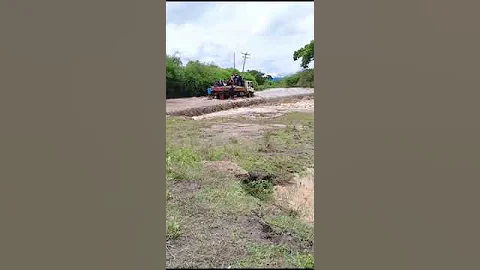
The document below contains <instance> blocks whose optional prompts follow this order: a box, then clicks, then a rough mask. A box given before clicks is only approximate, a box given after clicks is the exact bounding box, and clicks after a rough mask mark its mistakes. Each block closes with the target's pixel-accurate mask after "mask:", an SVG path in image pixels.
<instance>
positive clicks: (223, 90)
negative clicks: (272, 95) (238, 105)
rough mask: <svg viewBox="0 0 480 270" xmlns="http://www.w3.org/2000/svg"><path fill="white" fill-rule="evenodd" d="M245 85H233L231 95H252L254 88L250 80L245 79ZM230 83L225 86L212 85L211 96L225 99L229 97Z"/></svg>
mask: <svg viewBox="0 0 480 270" xmlns="http://www.w3.org/2000/svg"><path fill="white" fill-rule="evenodd" d="M244 85H245V86H238V85H233V87H234V91H233V93H234V94H233V95H234V96H237V97H253V95H254V93H255V89H253V82H252V81H245V84H244ZM231 87H232V85H227V86H212V87H211V89H212V91H211V95H212V97H213V98H218V99H226V98H229V97H230V93H231V92H230V89H231Z"/></svg>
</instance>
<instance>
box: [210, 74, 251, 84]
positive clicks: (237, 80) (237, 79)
mask: <svg viewBox="0 0 480 270" xmlns="http://www.w3.org/2000/svg"><path fill="white" fill-rule="evenodd" d="M227 85H236V86H245V80H244V79H243V77H242V76H241V75H238V74H237V73H235V74H232V76H230V79H229V80H228V81H224V80H220V81H216V82H215V84H214V86H227Z"/></svg>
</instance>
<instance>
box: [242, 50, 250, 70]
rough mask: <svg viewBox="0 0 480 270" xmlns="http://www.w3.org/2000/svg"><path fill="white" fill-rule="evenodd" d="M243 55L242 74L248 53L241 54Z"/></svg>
mask: <svg viewBox="0 0 480 270" xmlns="http://www.w3.org/2000/svg"><path fill="white" fill-rule="evenodd" d="M242 54H243V67H242V72H244V70H245V61H247V56H249V55H250V54H249V53H242Z"/></svg>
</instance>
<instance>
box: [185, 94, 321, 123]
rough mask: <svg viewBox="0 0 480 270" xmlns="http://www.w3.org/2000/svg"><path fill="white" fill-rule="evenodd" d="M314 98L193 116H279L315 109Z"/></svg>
mask: <svg viewBox="0 0 480 270" xmlns="http://www.w3.org/2000/svg"><path fill="white" fill-rule="evenodd" d="M314 103H315V102H314V100H313V99H311V98H310V97H306V98H304V99H302V100H297V101H295V102H288V103H276V104H262V105H255V106H249V107H242V108H235V109H230V110H224V111H217V112H213V113H208V114H203V115H199V116H194V117H192V118H193V119H194V120H203V119H212V118H217V117H228V118H231V117H239V116H242V117H249V118H265V117H267V118H270V117H277V116H280V115H282V114H285V113H288V112H310V113H313V111H314Z"/></svg>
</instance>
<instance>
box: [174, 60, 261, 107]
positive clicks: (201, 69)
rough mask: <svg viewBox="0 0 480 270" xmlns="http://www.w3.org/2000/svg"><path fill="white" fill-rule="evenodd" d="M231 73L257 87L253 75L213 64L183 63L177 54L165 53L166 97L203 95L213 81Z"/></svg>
mask: <svg viewBox="0 0 480 270" xmlns="http://www.w3.org/2000/svg"><path fill="white" fill-rule="evenodd" d="M233 73H238V74H239V75H241V76H242V77H243V78H244V79H245V80H248V81H252V82H253V87H254V88H256V87H258V83H257V81H256V80H255V77H254V75H252V74H250V73H248V72H240V71H238V70H236V69H233V68H221V67H218V66H216V65H214V64H205V63H201V62H199V61H189V62H188V63H187V64H186V65H183V64H182V62H181V61H180V58H178V57H177V56H175V55H174V56H170V55H167V63H166V79H167V85H166V86H167V92H166V94H167V98H180V97H193V96H203V95H205V94H206V90H207V88H208V87H210V86H212V84H213V83H214V82H215V81H218V80H225V81H226V80H228V79H229V78H230V76H231V75H232V74H233Z"/></svg>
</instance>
